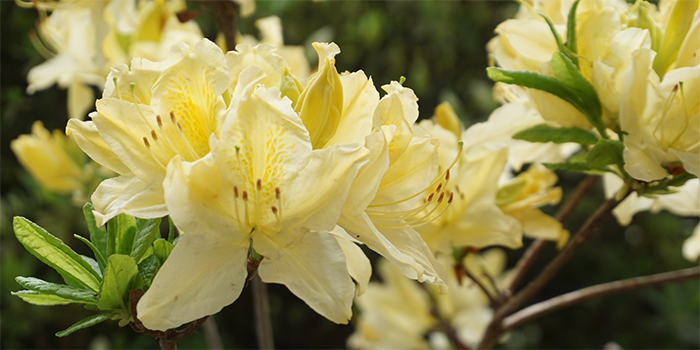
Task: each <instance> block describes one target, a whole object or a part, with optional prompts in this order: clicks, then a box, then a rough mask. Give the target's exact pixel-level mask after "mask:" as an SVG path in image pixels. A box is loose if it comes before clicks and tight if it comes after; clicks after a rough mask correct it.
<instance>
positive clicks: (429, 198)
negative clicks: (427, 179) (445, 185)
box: [428, 193, 435, 202]
mask: <svg viewBox="0 0 700 350" xmlns="http://www.w3.org/2000/svg"><path fill="white" fill-rule="evenodd" d="M434 195H435V193H431V194H430V195H429V196H428V202H430V201H431V200H432V199H433V196H434Z"/></svg>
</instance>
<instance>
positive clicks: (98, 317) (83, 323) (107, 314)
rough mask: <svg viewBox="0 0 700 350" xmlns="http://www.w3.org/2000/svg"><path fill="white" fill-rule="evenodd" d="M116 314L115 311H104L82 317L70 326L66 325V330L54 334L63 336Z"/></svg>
mask: <svg viewBox="0 0 700 350" xmlns="http://www.w3.org/2000/svg"><path fill="white" fill-rule="evenodd" d="M116 315H117V314H116V313H115V312H105V313H101V314H97V315H92V316H90V317H87V318H84V319H82V320H80V321H78V322H76V323H75V324H73V325H72V326H70V327H68V328H67V329H66V330H63V331H60V332H58V333H56V336H57V337H65V336H67V335H69V334H71V333H73V332H75V331H77V330H81V329H83V328H87V327H90V326H94V325H96V324H98V323H100V322H104V321H107V320H109V319H111V318H113V317H114V316H116Z"/></svg>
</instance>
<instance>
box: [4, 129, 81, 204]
mask: <svg viewBox="0 0 700 350" xmlns="http://www.w3.org/2000/svg"><path fill="white" fill-rule="evenodd" d="M10 148H12V151H13V152H14V153H15V155H16V156H17V159H18V160H19V162H20V164H22V166H23V167H24V168H25V169H27V171H29V173H30V174H32V176H33V177H34V178H35V179H36V180H37V181H38V182H39V184H40V185H41V186H42V187H44V188H46V189H48V190H50V191H54V192H59V193H73V192H76V191H81V190H83V188H84V187H85V181H86V178H85V174H84V172H83V169H82V168H83V165H85V156H84V155H83V154H82V152H81V151H80V149H78V147H77V146H76V145H75V142H74V141H73V139H72V138H70V137H66V135H63V133H61V132H60V131H58V130H54V132H53V133H51V134H50V133H49V131H48V130H46V129H45V128H44V124H43V123H42V122H40V121H36V122H34V124H32V133H31V134H29V135H20V136H19V137H18V138H17V139H15V140H12V142H10Z"/></svg>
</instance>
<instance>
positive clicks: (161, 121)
mask: <svg viewBox="0 0 700 350" xmlns="http://www.w3.org/2000/svg"><path fill="white" fill-rule="evenodd" d="M156 121H157V122H158V126H163V120H162V119H160V116H159V115H157V116H156Z"/></svg>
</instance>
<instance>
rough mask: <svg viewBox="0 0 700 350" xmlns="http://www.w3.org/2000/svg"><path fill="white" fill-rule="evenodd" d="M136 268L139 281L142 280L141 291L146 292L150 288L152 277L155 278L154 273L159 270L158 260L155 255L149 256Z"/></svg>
mask: <svg viewBox="0 0 700 350" xmlns="http://www.w3.org/2000/svg"><path fill="white" fill-rule="evenodd" d="M138 267H139V274H140V275H141V279H143V290H144V291H146V290H148V288H149V287H151V283H152V282H153V277H155V276H156V272H158V269H160V260H159V259H158V257H157V256H155V255H149V256H148V257H147V258H145V259H143V261H141V262H140V263H139V266H138Z"/></svg>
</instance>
